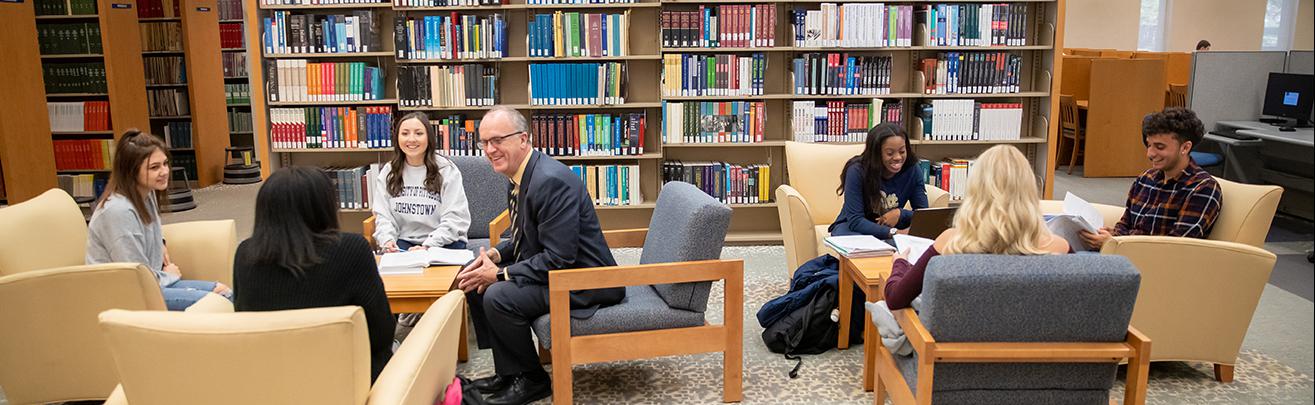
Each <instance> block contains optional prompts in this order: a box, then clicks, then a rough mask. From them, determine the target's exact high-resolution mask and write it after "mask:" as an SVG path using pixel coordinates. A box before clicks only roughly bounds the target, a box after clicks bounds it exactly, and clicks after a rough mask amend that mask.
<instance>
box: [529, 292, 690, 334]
mask: <svg viewBox="0 0 1315 405" xmlns="http://www.w3.org/2000/svg"><path fill="white" fill-rule="evenodd" d="M703 324H704V319H703V312H695V311H686V310H683V309H675V308H671V307H668V306H667V303H666V302H665V301H662V298H661V297H658V295H657V292H655V291H653V287H652V286H647V285H641V286H632V287H626V298H625V299H623V300H621V303H619V304H616V305H613V306H610V307H602V308H599V309H598V312H594V316H591V317H589V318H586V319H575V318H572V319H571V336H584V335H598V334H604V333H618V332H633V331H641V330H653V329H670V328H684V327H691V326H702V325H703ZM532 328H533V329H534V335H535V336H538V337H539V345H541V346H543V347H544V348H545V349H551V348H552V329H551V322H549V316H548V315H544V316H541V317H539V319H535V320H534V325H533V326H532Z"/></svg>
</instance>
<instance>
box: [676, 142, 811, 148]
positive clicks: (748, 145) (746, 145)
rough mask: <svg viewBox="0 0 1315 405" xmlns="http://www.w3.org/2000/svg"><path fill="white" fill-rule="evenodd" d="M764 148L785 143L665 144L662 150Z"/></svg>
mask: <svg viewBox="0 0 1315 405" xmlns="http://www.w3.org/2000/svg"><path fill="white" fill-rule="evenodd" d="M764 146H777V147H779V146H785V141H762V142H720V143H666V144H662V148H664V149H665V148H673V149H681V148H686V149H706V148H758V147H764Z"/></svg>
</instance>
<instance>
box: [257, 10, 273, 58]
mask: <svg viewBox="0 0 1315 405" xmlns="http://www.w3.org/2000/svg"><path fill="white" fill-rule="evenodd" d="M263 21H264V22H263V23H261V27H262V28H263V29H261V30H260V44H261V45H262V46H264V47H265V53H274V41H273V37H274V30H273V29H271V28H272V26H273V25H274V20H272V19H270V18H269V17H265V18H264V19H263Z"/></svg>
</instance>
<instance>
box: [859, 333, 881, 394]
mask: <svg viewBox="0 0 1315 405" xmlns="http://www.w3.org/2000/svg"><path fill="white" fill-rule="evenodd" d="M863 343H864V344H867V342H863ZM878 350H880V349H878V348H875V347H874V348H873V351H878ZM872 357H873V359H872V405H886V386H885V385H883V383H882V381H881V357H882V356H878V355H875V353H874V355H873V356H872Z"/></svg>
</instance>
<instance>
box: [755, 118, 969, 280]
mask: <svg viewBox="0 0 1315 405" xmlns="http://www.w3.org/2000/svg"><path fill="white" fill-rule="evenodd" d="M860 153H863V144H861V143H860V144H843V145H829V144H825V143H803V142H786V143H785V161H786V165H787V166H788V167H790V184H788V185H787V184H782V185H781V186H780V187H777V188H776V204H777V206H776V207H777V208H776V212H777V215H778V216H779V217H780V220H781V236H782V237H783V239H784V242H785V260H786V266H787V268H788V269H789V270H788V271H789V272H790V274H789V276H793V275H794V271H795V269H797V268H799V265H800V264H803V263H804V262H806V261H808V260H809V259H812V258H814V257H817V256H818V255H820V254H821V252H825V250H824V248H823V244H822V241H823V239H826V237H827V236H830V233H828V232H827V228H828V227H830V226H831V222H833V221H835V220H836V215H839V214H840V207H841V206H842V205H843V198H842V197H841V196H839V195H837V194H836V188H838V187H840V172H841V171H842V170H843V169H844V166H845V162H847V161H849V158H851V157H854V156H855V155H858V154H860ZM927 202H928V204H929V205H930V206H931V207H945V206H948V205H949V203H950V195H949V193H946V192H945V191H944V190H941V189H939V188H936V187H935V186H932V185H927Z"/></svg>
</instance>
